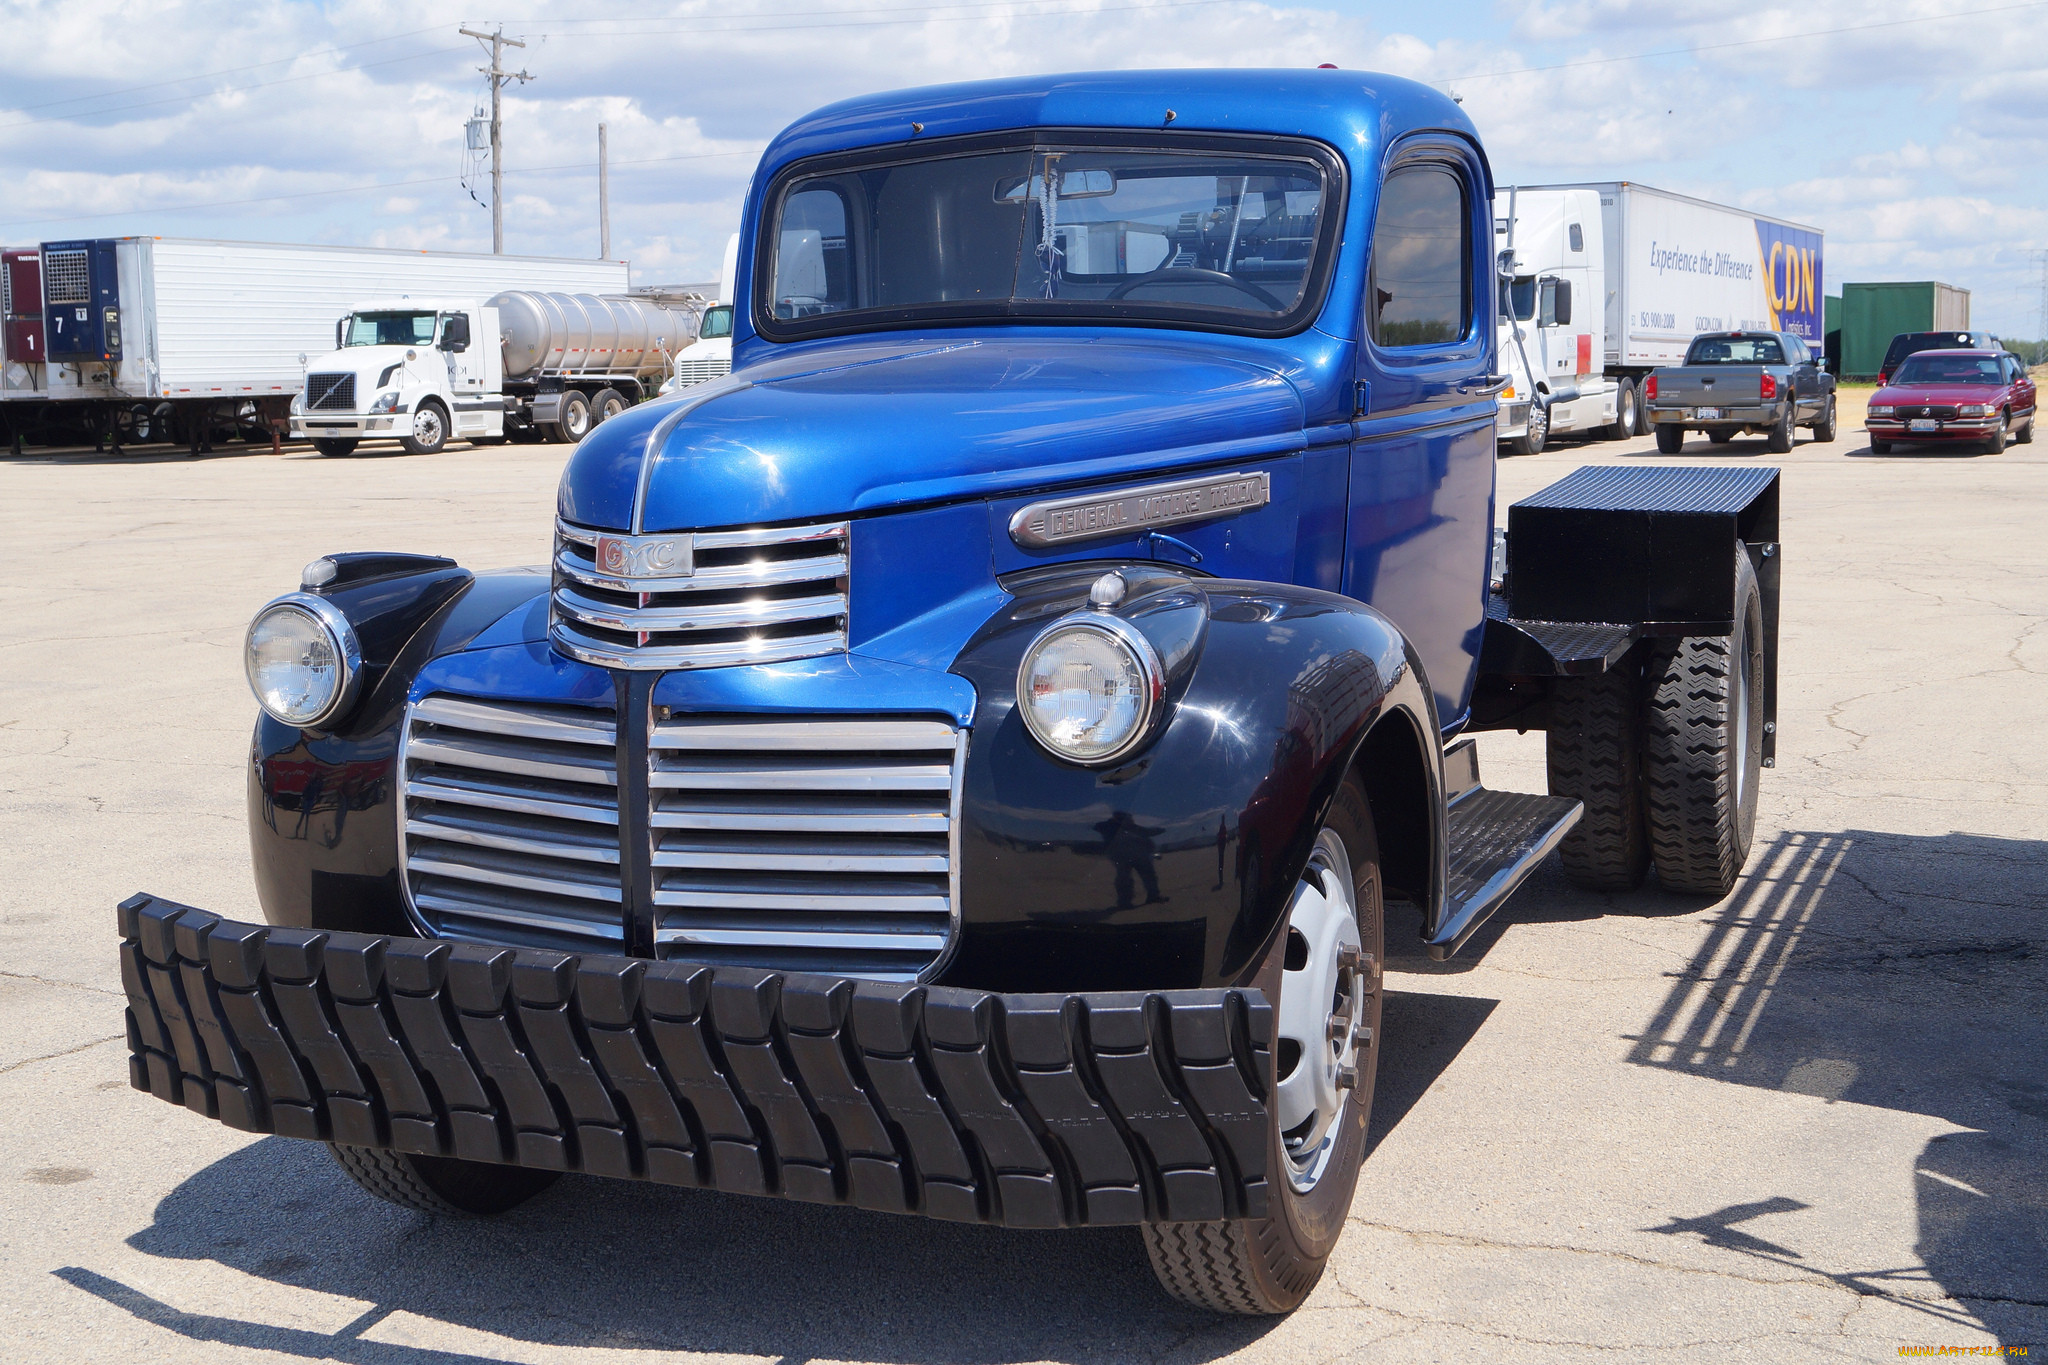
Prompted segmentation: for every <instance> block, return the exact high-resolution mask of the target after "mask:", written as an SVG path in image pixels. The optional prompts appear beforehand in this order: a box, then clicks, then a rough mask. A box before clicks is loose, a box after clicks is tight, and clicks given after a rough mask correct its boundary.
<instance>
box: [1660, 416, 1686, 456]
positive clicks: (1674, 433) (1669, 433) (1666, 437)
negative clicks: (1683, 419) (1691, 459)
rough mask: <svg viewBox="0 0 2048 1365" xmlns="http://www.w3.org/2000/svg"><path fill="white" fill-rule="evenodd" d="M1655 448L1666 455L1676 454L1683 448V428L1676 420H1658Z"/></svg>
mask: <svg viewBox="0 0 2048 1365" xmlns="http://www.w3.org/2000/svg"><path fill="white" fill-rule="evenodd" d="M1657 449H1658V450H1660V451H1662V452H1663V453H1664V454H1666V455H1676V454H1677V453H1678V452H1679V451H1681V450H1683V449H1685V428H1684V427H1682V426H1680V425H1678V423H1676V422H1659V423H1658V424H1657Z"/></svg>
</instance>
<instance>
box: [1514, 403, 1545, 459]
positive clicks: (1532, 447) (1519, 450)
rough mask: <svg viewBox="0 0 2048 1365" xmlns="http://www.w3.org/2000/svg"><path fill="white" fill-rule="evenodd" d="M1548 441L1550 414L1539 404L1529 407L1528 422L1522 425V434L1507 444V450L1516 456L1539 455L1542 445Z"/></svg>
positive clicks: (1532, 404)
mask: <svg viewBox="0 0 2048 1365" xmlns="http://www.w3.org/2000/svg"><path fill="white" fill-rule="evenodd" d="M1549 439H1550V414H1549V413H1548V412H1547V411H1545V410H1544V408H1543V407H1542V405H1541V404H1538V403H1531V404H1530V405H1529V420H1528V421H1527V422H1526V423H1524V424H1523V427H1522V434H1521V435H1520V436H1517V437H1515V438H1514V439H1512V440H1510V441H1509V442H1508V449H1509V450H1511V451H1513V452H1514V453H1515V454H1517V455H1541V454H1542V453H1543V443H1544V442H1545V441H1547V440H1549Z"/></svg>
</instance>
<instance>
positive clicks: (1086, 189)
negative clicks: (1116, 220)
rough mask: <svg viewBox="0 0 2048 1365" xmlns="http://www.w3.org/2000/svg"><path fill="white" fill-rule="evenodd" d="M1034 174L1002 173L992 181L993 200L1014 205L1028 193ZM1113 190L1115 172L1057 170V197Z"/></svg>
mask: <svg viewBox="0 0 2048 1365" xmlns="http://www.w3.org/2000/svg"><path fill="white" fill-rule="evenodd" d="M1037 183H1038V177H1037V176H1025V175H1006V176H1004V177H1003V178H1002V179H1001V180H998V181H997V182H996V202H997V203H999V204H1015V203H1017V202H1019V201H1020V200H1023V199H1025V198H1027V197H1029V196H1030V194H1031V192H1032V190H1034V189H1035V188H1036V187H1037ZM1115 193H1116V172H1115V171H1111V170H1093V171H1062V172H1060V198H1062V199H1100V198H1103V197H1104V196H1106V195H1111V194H1115Z"/></svg>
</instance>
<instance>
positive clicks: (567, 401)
mask: <svg viewBox="0 0 2048 1365" xmlns="http://www.w3.org/2000/svg"><path fill="white" fill-rule="evenodd" d="M559 412H560V414H561V415H560V416H559V417H557V418H556V419H555V430H556V431H559V432H560V433H561V439H562V440H564V441H567V442H570V443H571V444H574V443H575V442H577V441H580V440H582V439H583V438H584V437H586V436H588V435H589V434H590V400H589V399H588V398H585V397H584V396H583V395H582V394H581V393H579V392H577V391H576V390H574V389H571V390H570V391H569V392H567V393H565V394H563V395H562V406H561V408H560V409H559Z"/></svg>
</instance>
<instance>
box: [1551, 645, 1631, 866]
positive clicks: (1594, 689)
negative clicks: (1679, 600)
mask: <svg viewBox="0 0 2048 1365" xmlns="http://www.w3.org/2000/svg"><path fill="white" fill-rule="evenodd" d="M1642 679H1643V673H1642V662H1641V659H1640V657H1639V656H1638V654H1637V653H1636V651H1633V650H1631V651H1630V652H1629V653H1628V654H1627V655H1625V656H1624V657H1623V658H1622V659H1621V661H1620V662H1619V663H1617V664H1615V665H1614V667H1612V668H1610V669H1608V670H1607V671H1606V672H1605V673H1595V674H1592V675H1591V676H1588V677H1579V678H1559V679H1558V680H1557V682H1556V684H1555V686H1554V687H1553V688H1552V690H1551V694H1550V729H1549V730H1548V731H1546V732H1545V735H1544V749H1545V756H1546V758H1547V759H1548V761H1549V769H1550V794H1551V795H1552V796H1569V797H1573V798H1575V799H1577V800H1578V801H1579V802H1580V803H1582V804H1583V805H1584V806H1585V814H1584V815H1582V816H1580V817H1579V823H1578V824H1576V825H1574V826H1572V831H1571V833H1569V834H1567V835H1565V836H1564V842H1563V843H1562V844H1560V845H1559V846H1558V854H1559V857H1560V858H1561V859H1562V860H1563V863H1564V875H1565V878H1566V880H1568V881H1570V882H1571V884H1572V885H1573V886H1577V887H1580V888H1582V889H1584V890H1587V891H1632V890H1634V889H1635V888H1636V887H1638V886H1641V885H1642V884H1643V877H1644V876H1645V875H1646V874H1647V873H1648V872H1649V870H1650V844H1649V834H1648V831H1647V830H1646V829H1645V828H1644V820H1643V733H1642V717H1641V705H1642Z"/></svg>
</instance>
